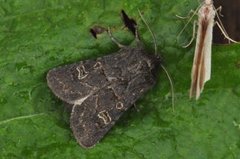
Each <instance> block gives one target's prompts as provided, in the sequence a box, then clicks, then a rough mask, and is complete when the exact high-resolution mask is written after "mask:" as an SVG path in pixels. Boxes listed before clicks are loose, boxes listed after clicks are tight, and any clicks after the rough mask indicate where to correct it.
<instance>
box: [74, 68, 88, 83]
mask: <svg viewBox="0 0 240 159" xmlns="http://www.w3.org/2000/svg"><path fill="white" fill-rule="evenodd" d="M76 69H77V71H78V79H79V80H82V79H84V78H86V77H87V75H88V72H87V71H86V69H85V67H84V66H83V65H80V66H78V67H77V68H76Z"/></svg>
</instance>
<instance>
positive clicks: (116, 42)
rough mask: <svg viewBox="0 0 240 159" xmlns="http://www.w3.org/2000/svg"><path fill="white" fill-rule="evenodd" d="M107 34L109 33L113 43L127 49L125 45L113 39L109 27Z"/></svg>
mask: <svg viewBox="0 0 240 159" xmlns="http://www.w3.org/2000/svg"><path fill="white" fill-rule="evenodd" d="M107 32H108V35H109V37H110V38H111V40H112V42H114V43H115V44H117V46H118V47H119V48H123V47H126V46H125V45H123V44H121V43H119V42H118V40H117V39H116V38H114V37H113V35H112V32H111V30H110V28H109V27H108V29H107Z"/></svg>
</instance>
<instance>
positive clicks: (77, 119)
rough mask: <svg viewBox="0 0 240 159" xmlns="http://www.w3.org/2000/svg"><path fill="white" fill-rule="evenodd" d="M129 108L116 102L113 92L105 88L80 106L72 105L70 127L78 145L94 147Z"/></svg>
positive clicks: (122, 102) (119, 101)
mask: <svg viewBox="0 0 240 159" xmlns="http://www.w3.org/2000/svg"><path fill="white" fill-rule="evenodd" d="M130 106H131V104H130V103H126V102H124V101H123V100H118V99H117V98H116V96H115V94H114V92H113V90H112V89H111V88H107V87H105V88H104V89H101V90H100V91H99V92H98V93H97V94H95V95H92V96H90V97H89V98H87V99H86V100H85V101H84V102H83V103H82V104H81V105H74V106H73V109H72V113H71V118H70V125H71V128H72V130H73V134H74V136H75V138H76V139H77V141H78V143H79V144H80V145H81V146H83V147H87V148H89V147H92V146H94V145H95V144H96V143H97V142H98V141H99V140H100V139H101V138H102V137H103V136H104V135H105V134H106V133H107V132H108V131H109V129H111V127H112V126H113V125H114V124H115V122H116V121H117V120H118V119H119V118H120V116H121V115H122V114H123V112H124V111H125V110H127V109H128V108H129V107H130Z"/></svg>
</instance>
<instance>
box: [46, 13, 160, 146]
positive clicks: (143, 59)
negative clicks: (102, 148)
mask: <svg viewBox="0 0 240 159" xmlns="http://www.w3.org/2000/svg"><path fill="white" fill-rule="evenodd" d="M122 15H123V20H124V22H125V24H126V26H127V27H128V28H129V29H130V30H131V31H132V32H133V31H134V34H135V37H136V39H135V42H136V46H135V47H130V46H124V45H122V44H120V43H119V42H118V41H117V40H116V39H115V38H114V37H113V36H112V34H111V31H110V29H109V28H108V29H107V32H108V34H109V36H110V38H111V39H112V41H113V42H114V43H116V44H117V45H118V46H119V47H120V50H119V51H117V52H115V53H113V54H110V55H107V56H104V57H99V58H97V59H95V60H86V61H80V62H77V63H74V64H70V65H66V66H62V67H58V68H54V69H52V70H50V71H49V72H48V74H47V82H48V86H49V87H50V89H51V90H52V91H53V93H54V94H55V95H56V96H57V97H59V98H60V99H61V100H63V101H64V102H66V103H68V104H70V105H72V111H71V118H70V125H71V128H72V131H73V134H74V136H75V138H76V139H77V141H78V143H79V144H80V145H81V146H83V147H86V148H89V147H92V146H94V145H95V144H96V143H97V142H99V140H100V139H102V138H103V136H104V135H105V134H106V133H107V132H108V131H109V130H110V129H111V127H112V126H113V125H114V124H115V122H116V121H117V120H118V119H119V118H120V117H121V116H122V114H123V113H124V112H125V111H126V110H128V109H129V108H130V107H131V106H132V105H133V104H134V103H135V102H136V101H137V99H138V98H139V97H140V96H142V95H143V94H144V93H145V92H147V91H148V90H149V89H150V88H151V87H153V86H154V84H155V83H156V73H157V70H158V68H159V66H160V65H161V62H160V58H159V56H157V55H155V54H150V53H148V52H146V50H145V49H144V46H143V44H142V42H141V41H140V39H139V36H138V32H137V28H136V27H137V26H136V24H135V21H134V20H132V19H130V20H129V18H128V16H127V15H126V13H125V12H124V11H122ZM93 30H94V29H93Z"/></svg>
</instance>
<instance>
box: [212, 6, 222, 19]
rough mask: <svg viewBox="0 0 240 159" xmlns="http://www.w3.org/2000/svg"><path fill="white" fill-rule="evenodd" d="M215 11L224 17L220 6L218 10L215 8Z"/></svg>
mask: <svg viewBox="0 0 240 159" xmlns="http://www.w3.org/2000/svg"><path fill="white" fill-rule="evenodd" d="M214 10H215V12H216V14H218V15H220V16H221V17H223V15H222V6H219V7H218V8H215V7H214Z"/></svg>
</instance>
